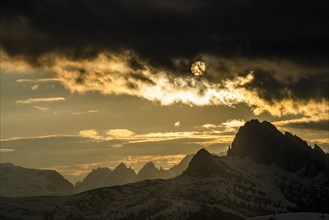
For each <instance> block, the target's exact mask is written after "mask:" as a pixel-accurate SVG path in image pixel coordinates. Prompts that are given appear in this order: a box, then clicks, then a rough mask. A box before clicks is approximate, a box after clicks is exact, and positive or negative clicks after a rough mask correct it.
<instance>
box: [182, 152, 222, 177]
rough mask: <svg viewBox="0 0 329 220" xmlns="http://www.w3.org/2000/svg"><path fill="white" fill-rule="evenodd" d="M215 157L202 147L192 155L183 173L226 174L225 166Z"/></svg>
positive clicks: (202, 174) (195, 174)
mask: <svg viewBox="0 0 329 220" xmlns="http://www.w3.org/2000/svg"><path fill="white" fill-rule="evenodd" d="M217 158H218V157H217V156H214V155H212V154H210V153H209V152H208V151H207V150H206V149H204V148H202V149H200V150H199V151H198V152H197V153H196V154H195V155H194V156H193V158H192V160H191V162H190V164H189V166H188V168H187V169H186V171H184V173H183V174H184V175H187V176H211V175H226V174H227V172H226V170H225V167H224V166H223V164H222V162H220V161H218V160H217Z"/></svg>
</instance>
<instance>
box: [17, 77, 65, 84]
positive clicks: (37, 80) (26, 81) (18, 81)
mask: <svg viewBox="0 0 329 220" xmlns="http://www.w3.org/2000/svg"><path fill="white" fill-rule="evenodd" d="M59 81H60V80H59V79H57V78H42V79H18V80H16V82H17V83H44V82H59Z"/></svg>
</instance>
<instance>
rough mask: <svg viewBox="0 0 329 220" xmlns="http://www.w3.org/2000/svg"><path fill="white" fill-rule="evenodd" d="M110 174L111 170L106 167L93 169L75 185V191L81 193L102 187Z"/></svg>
mask: <svg viewBox="0 0 329 220" xmlns="http://www.w3.org/2000/svg"><path fill="white" fill-rule="evenodd" d="M110 174H111V170H110V169H109V168H107V167H104V168H101V167H98V168H97V169H93V170H92V171H91V172H90V173H89V174H88V175H87V176H86V177H85V178H84V179H83V181H82V182H80V181H79V182H77V183H76V184H75V191H76V192H82V191H86V190H90V189H96V188H100V187H104V186H105V183H106V181H107V179H108V178H109V176H110Z"/></svg>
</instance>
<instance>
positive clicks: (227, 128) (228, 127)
mask: <svg viewBox="0 0 329 220" xmlns="http://www.w3.org/2000/svg"><path fill="white" fill-rule="evenodd" d="M245 123H246V121H245V120H242V119H231V120H227V121H226V122H223V123H221V124H218V125H215V124H204V125H202V126H200V128H202V129H207V130H217V131H220V132H221V133H228V132H236V130H237V129H238V128H239V127H241V126H242V125H244V124H245Z"/></svg>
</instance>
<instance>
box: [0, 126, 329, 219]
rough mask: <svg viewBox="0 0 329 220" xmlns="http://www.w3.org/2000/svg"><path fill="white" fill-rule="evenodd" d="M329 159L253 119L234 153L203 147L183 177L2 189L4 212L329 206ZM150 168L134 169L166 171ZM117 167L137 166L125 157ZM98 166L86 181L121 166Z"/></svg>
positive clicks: (180, 215)
mask: <svg viewBox="0 0 329 220" xmlns="http://www.w3.org/2000/svg"><path fill="white" fill-rule="evenodd" d="M328 161H329V155H328V153H327V154H326V153H324V152H323V151H322V149H321V148H320V147H319V146H314V147H313V148H312V147H310V146H308V145H307V143H306V142H305V141H303V140H302V139H300V138H299V137H297V136H294V135H292V134H290V133H288V132H286V133H284V134H283V133H281V132H280V131H278V130H277V129H276V128H275V126H274V125H272V124H271V123H269V122H266V121H263V122H259V121H258V120H251V121H248V122H247V123H246V124H245V125H244V126H242V127H241V128H240V129H239V131H238V133H237V135H236V137H235V138H234V140H233V142H232V144H231V146H230V147H229V149H228V154H227V156H215V155H212V154H210V153H209V152H208V151H207V150H206V149H201V150H199V151H198V152H197V153H196V154H195V155H194V156H193V157H192V159H191V160H190V162H189V164H188V166H187V168H186V169H185V171H184V172H183V173H182V174H181V175H178V176H176V177H173V178H169V179H152V180H143V181H138V182H134V183H128V184H125V185H121V186H119V185H116V186H111V187H102V188H96V189H93V190H89V191H85V192H82V193H78V194H75V195H69V196H62V197H58V196H47V197H21V198H9V197H1V199H0V213H1V214H0V217H1V219H15V218H16V219H35V218H38V217H40V218H41V217H44V219H52V218H53V219H120V220H123V219H158V220H160V219H177V220H178V219H192V220H193V219H230V220H234V219H245V218H247V217H248V218H250V217H255V216H261V215H269V214H273V213H285V212H315V213H328V212H329V207H328V205H327V203H328V198H329V172H328ZM144 168H145V169H144V170H145V171H142V170H143V169H142V170H141V171H140V172H139V173H141V174H140V177H139V178H141V179H138V178H137V177H138V174H137V175H136V174H135V176H134V175H133V173H134V172H133V171H131V172H130V171H129V173H131V174H132V175H131V177H133V176H134V177H136V176H137V177H136V178H137V180H142V179H143V178H145V177H146V176H147V175H146V174H147V173H152V175H153V176H154V175H155V173H159V172H161V170H160V169H158V171H159V170H160V171H159V172H158V171H156V172H155V170H154V164H153V165H152V164H146V165H145V167H144ZM116 169H125V170H126V171H127V169H128V170H129V168H127V167H125V166H124V165H119V166H118V167H117V168H116ZM116 169H115V170H116ZM97 170H98V171H97ZM97 170H94V172H91V173H90V174H89V175H88V176H87V177H86V179H85V180H84V181H83V182H86V184H87V182H88V181H90V182H93V181H92V180H93V179H97V181H98V182H107V181H109V179H111V178H103V177H104V176H107V177H110V176H111V175H114V174H112V173H113V172H114V171H115V170H113V171H111V172H109V170H107V169H106V168H99V169H97ZM127 172H128V171H127ZM92 173H94V174H92ZM104 173H105V174H104ZM144 173H145V174H144ZM127 176H128V175H127ZM87 178H88V179H90V180H88V181H87ZM131 180H132V179H127V181H131ZM107 183H108V182H107ZM81 184H82V183H81Z"/></svg>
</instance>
